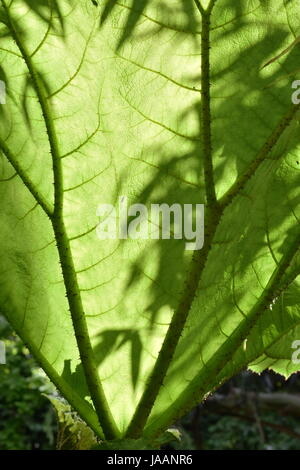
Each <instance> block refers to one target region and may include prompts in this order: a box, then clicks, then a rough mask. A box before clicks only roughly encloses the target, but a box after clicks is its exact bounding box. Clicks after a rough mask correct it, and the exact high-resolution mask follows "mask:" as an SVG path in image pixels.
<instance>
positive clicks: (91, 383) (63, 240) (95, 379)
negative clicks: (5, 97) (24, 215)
mask: <svg viewBox="0 0 300 470" xmlns="http://www.w3.org/2000/svg"><path fill="white" fill-rule="evenodd" d="M1 4H2V6H3V8H4V11H5V13H6V16H7V20H8V26H9V28H10V31H11V34H12V36H13V39H14V40H15V42H16V44H17V46H18V48H19V50H20V52H21V54H22V57H23V59H24V61H25V63H26V65H27V68H28V71H29V74H30V77H31V80H32V83H33V87H34V89H35V92H36V95H37V98H38V101H39V104H40V107H41V110H42V114H43V118H44V122H45V126H46V130H47V136H48V141H49V145H50V150H51V156H52V166H53V175H54V212H53V214H51V217H50V219H51V222H52V226H53V230H54V234H55V238H56V244H57V249H58V253H59V259H60V263H61V269H62V273H63V278H64V283H65V288H66V293H67V299H68V303H69V308H70V313H71V318H72V323H73V327H74V332H75V336H76V341H77V345H78V350H79V354H80V359H81V361H82V366H83V370H84V374H85V378H86V382H87V385H88V388H89V391H90V394H91V398H92V401H93V403H94V406H95V410H96V413H97V416H98V419H99V422H100V426H101V427H102V429H103V433H104V435H105V437H106V439H114V438H116V437H118V436H119V431H118V429H117V426H116V424H115V422H114V419H113V417H112V415H111V413H110V409H109V406H108V403H107V400H106V397H105V394H104V390H103V387H102V384H101V382H100V379H99V376H98V371H97V365H96V362H95V358H94V354H93V349H92V345H91V341H90V336H89V331H88V327H87V323H86V318H85V312H84V309H83V305H82V300H81V296H80V290H79V286H78V280H77V276H76V272H75V267H74V262H73V257H72V252H71V248H70V243H69V239H68V237H67V233H66V229H65V225H64V222H63V172H62V165H61V158H60V153H59V145H58V139H57V135H56V131H55V128H54V124H53V123H54V120H53V116H52V110H51V107H50V104H49V102H48V100H47V97H46V93H45V90H44V86H43V83H42V82H41V80H40V78H39V74H38V73H37V71H36V69H35V66H34V64H33V62H32V58H31V56H30V54H29V53H28V51H27V49H26V46H25V45H24V44H23V42H22V41H21V39H20V37H19V35H18V32H17V30H16V28H15V26H14V24H13V21H12V20H11V17H10V14H9V9H8V7H7V5H6V3H5V1H4V0H1Z"/></svg>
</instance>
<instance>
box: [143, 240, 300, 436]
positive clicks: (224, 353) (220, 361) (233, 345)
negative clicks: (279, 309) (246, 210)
mask: <svg viewBox="0 0 300 470" xmlns="http://www.w3.org/2000/svg"><path fill="white" fill-rule="evenodd" d="M299 245H300V233H298V234H297V235H296V237H295V239H294V241H293V243H292V244H291V246H290V247H289V249H288V250H287V251H286V253H285V254H284V255H283V256H282V258H281V260H280V262H279V264H278V266H277V267H276V269H275V270H274V272H273V274H272V275H271V277H270V279H269V282H268V284H267V286H266V288H265V289H264V292H263V294H262V295H261V296H260V298H259V299H258V300H257V302H256V303H255V305H254V306H253V308H252V309H251V310H250V312H249V314H248V315H247V317H246V318H244V320H243V321H242V322H241V323H240V324H239V326H238V327H237V328H236V329H235V330H234V331H233V333H232V334H231V335H230V336H229V337H228V339H226V341H225V342H224V343H223V344H222V345H221V346H220V347H219V349H218V350H217V351H215V353H214V355H213V356H212V357H211V359H209V360H208V361H207V362H206V363H205V367H203V368H202V370H201V372H199V374H198V375H197V376H196V377H195V378H194V379H193V380H192V381H190V382H189V385H188V387H187V388H186V390H184V391H183V392H182V393H181V394H180V395H179V397H178V398H177V399H176V401H175V402H173V403H172V406H171V407H170V408H169V409H168V410H167V411H166V412H165V413H164V415H163V416H161V417H159V418H158V419H157V422H155V421H153V422H152V423H151V425H150V426H149V427H148V429H146V432H145V433H144V434H145V436H146V437H149V438H153V437H155V436H157V435H159V434H160V433H161V431H162V430H163V429H166V427H167V426H168V425H169V424H170V423H171V422H172V421H174V419H178V418H179V417H180V416H182V415H183V414H184V413H185V412H186V411H187V410H188V409H190V408H192V407H193V406H195V405H196V404H197V403H199V402H201V400H203V398H204V397H205V395H206V394H207V393H208V387H209V386H211V384H215V387H217V386H220V383H216V377H217V376H218V374H219V373H220V372H221V371H222V369H223V368H224V367H225V366H226V364H227V363H230V361H231V358H232V356H233V355H234V353H235V352H236V351H237V350H238V348H239V347H240V346H241V345H242V344H243V341H244V340H245V339H246V338H247V337H248V335H249V333H250V332H251V330H252V328H253V326H254V325H255V324H256V323H257V321H258V319H259V318H260V317H261V316H262V315H263V313H264V312H265V310H266V309H267V308H269V305H270V304H271V302H272V301H273V299H274V298H275V297H277V296H278V295H279V294H280V293H281V291H282V289H283V286H282V280H283V279H284V275H285V272H286V269H287V268H288V266H289V265H290V263H291V262H292V260H293V257H294V256H295V254H296V253H297V251H298V249H299ZM209 392H212V388H209ZM187 403H188V406H187Z"/></svg>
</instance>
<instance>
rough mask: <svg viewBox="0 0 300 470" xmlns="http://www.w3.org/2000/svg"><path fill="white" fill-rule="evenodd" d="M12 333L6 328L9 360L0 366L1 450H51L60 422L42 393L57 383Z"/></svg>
mask: <svg viewBox="0 0 300 470" xmlns="http://www.w3.org/2000/svg"><path fill="white" fill-rule="evenodd" d="M0 318H1V317H0ZM8 333H9V331H8V329H7V328H6V336H7V339H6V340H5V344H6V359H7V362H6V364H5V365H0V449H1V450H12V449H13V450H34V449H51V448H53V445H54V440H55V434H56V423H55V419H54V413H53V410H52V409H51V407H50V406H49V404H48V402H47V400H46V399H45V398H44V397H43V396H42V393H50V391H52V390H53V386H52V385H51V384H50V383H49V381H48V379H47V378H46V377H45V376H44V375H42V373H41V370H40V369H39V368H38V367H37V365H36V362H35V361H34V359H33V358H32V356H31V355H30V354H29V351H28V349H27V348H26V347H25V346H24V344H23V343H22V341H20V340H19V339H18V338H17V337H15V336H13V335H12V333H11V332H10V333H9V335H8ZM0 337H1V339H3V338H4V331H3V329H1V335H0Z"/></svg>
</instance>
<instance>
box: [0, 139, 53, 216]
mask: <svg viewBox="0 0 300 470" xmlns="http://www.w3.org/2000/svg"><path fill="white" fill-rule="evenodd" d="M0 150H1V151H2V153H3V155H4V156H5V157H6V159H7V160H8V161H9V163H10V164H11V166H12V167H13V168H14V169H15V171H16V173H17V175H18V176H19V178H20V179H21V180H22V181H23V183H24V185H25V186H26V187H27V189H28V190H29V191H30V193H31V194H32V196H33V197H34V199H35V200H36V202H37V203H38V204H39V205H40V206H41V208H42V209H43V210H44V212H45V213H46V214H47V215H48V217H51V215H52V214H53V209H52V207H51V206H50V204H49V203H48V201H46V199H44V197H43V195H42V194H40V193H39V191H38V190H37V188H36V187H35V185H34V184H33V182H32V181H31V179H30V178H29V177H28V176H27V175H26V172H25V171H24V170H23V169H22V167H21V166H20V165H19V163H18V161H17V159H16V157H15V156H14V155H13V154H12V152H11V151H10V149H9V148H8V146H7V144H6V142H4V140H2V139H0Z"/></svg>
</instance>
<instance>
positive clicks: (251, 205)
mask: <svg viewBox="0 0 300 470" xmlns="http://www.w3.org/2000/svg"><path fill="white" fill-rule="evenodd" d="M227 4H228V5H230V6H231V9H234V10H235V12H236V15H237V19H236V21H235V26H234V28H232V29H229V30H226V29H225V31H224V30H223V29H222V28H220V31H219V35H218V37H217V39H215V41H216V43H217V41H221V40H224V38H226V39H228V40H229V41H230V40H231V36H232V38H234V35H235V34H236V33H237V31H239V30H240V29H241V28H242V27H243V26H245V25H247V19H246V17H243V14H244V13H245V9H244V8H243V6H242V4H241V2H233V1H231V0H229V1H228V2H227ZM262 6H263V7H264V8H265V7H266V6H267V5H266V4H262ZM286 36H287V33H286V31H284V29H281V27H280V26H277V27H276V28H274V30H272V31H270V32H269V34H268V36H264V37H260V38H259V39H257V40H256V41H255V43H253V44H252V45H248V43H247V46H246V47H244V48H243V50H242V51H241V52H239V53H237V54H236V57H235V60H234V61H232V62H229V65H227V64H228V62H224V66H223V67H220V71H218V72H214V71H213V72H212V76H211V82H212V108H213V118H214V117H216V118H215V119H213V122H212V128H213V139H214V140H213V142H214V163H215V179H216V184H217V188H218V187H221V186H222V181H223V180H226V179H227V180H228V167H229V168H232V169H234V172H235V173H236V174H237V175H241V174H243V173H244V171H245V169H246V168H247V167H248V165H249V163H250V162H251V161H252V160H253V159H254V158H255V156H256V154H257V153H258V151H259V150H260V148H261V147H262V145H263V144H264V143H265V141H266V139H267V138H268V137H269V135H270V133H271V131H272V130H273V129H274V128H275V126H276V125H277V124H278V122H279V120H280V119H281V118H282V116H283V115H284V114H285V113H286V112H287V110H288V109H289V107H290V106H291V89H290V88H289V86H287V84H286V80H287V79H288V80H289V81H290V83H292V81H293V77H294V78H296V75H295V72H296V67H295V64H297V63H298V62H299V52H300V51H299V48H298V47H296V48H294V50H293V51H291V52H290V53H289V54H288V56H286V57H285V58H284V59H282V60H281V62H280V64H281V67H277V68H275V67H274V69H273V71H272V72H271V73H269V74H268V75H265V74H263V73H262V72H261V70H260V67H261V66H262V65H263V64H264V63H265V62H266V60H267V59H268V57H270V56H272V54H274V52H275V51H276V50H278V48H279V49H280V47H282V44H283V42H284V40H285V39H286ZM233 44H234V41H233ZM122 53H123V52H122ZM228 77H229V79H230V80H231V89H229V90H228V89H226V80H227V78H228ZM222 79H223V81H222V83H223V89H221V87H219V88H218V89H216V88H215V85H217V84H218V82H219V81H221V80H222ZM229 79H228V81H229ZM254 94H255V99H251V100H249V99H248V97H249V96H251V95H254ZM226 96H227V99H224V97H226ZM131 100H134V97H133V94H128V95H127V96H126V102H127V103H128V104H130V101H131ZM132 109H136V105H135V104H134V105H133V106H132ZM270 110H273V112H272V111H271V112H270ZM139 111H140V110H139ZM170 113H171V108H170ZM190 113H193V114H194V115H195V113H196V114H197V115H198V120H199V129H200V134H201V117H200V113H199V104H196V105H194V106H193V107H190V108H189V109H187V110H186V111H184V112H182V114H181V115H180V116H179V118H178V122H180V123H183V122H184V120H185V118H186V117H187V116H188V115H189V114H190ZM156 120H157V119H156ZM295 131H296V132H295V135H294V137H293V136H290V135H289V129H287V130H286V131H285V132H284V133H283V135H282V137H281V139H280V141H279V142H278V144H277V146H276V147H275V148H274V150H273V151H272V154H271V156H270V158H269V159H268V160H267V161H266V162H265V164H264V165H262V167H261V168H260V170H259V171H258V172H257V174H256V176H255V177H254V178H253V179H252V180H250V182H249V183H248V185H247V187H246V188H245V189H244V190H243V191H242V193H241V196H240V197H239V198H238V199H237V200H236V201H235V203H234V204H233V205H231V206H230V210H226V212H225V215H224V218H223V220H222V224H221V225H220V227H219V229H218V231H217V234H216V237H215V241H214V244H213V249H212V252H211V254H210V257H209V260H208V264H207V268H206V269H205V272H204V275H203V279H202V281H201V284H200V286H199V289H200V290H199V294H198V296H197V302H198V304H197V310H198V312H199V314H198V315H197V318H195V316H194V318H193V319H189V320H188V322H187V326H186V329H185V331H184V333H183V337H182V339H181V342H180V344H179V347H178V348H177V353H176V356H175V359H174V361H173V365H172V366H171V368H170V370H169V374H168V383H170V382H172V381H176V377H178V375H180V371H183V370H186V369H187V370H188V369H189V366H190V364H191V363H193V362H195V361H194V359H195V344H198V342H199V366H198V369H201V368H202V367H203V366H204V365H205V363H206V362H207V360H208V357H202V350H208V349H209V348H208V347H207V346H208V345H209V344H210V341H211V331H212V330H214V331H216V332H217V334H219V336H220V338H222V337H223V338H226V337H227V336H228V334H229V333H227V332H226V329H225V330H224V329H223V326H222V325H223V324H224V321H225V320H226V318H229V316H230V315H231V313H232V312H233V311H236V312H237V305H239V304H242V302H243V300H244V298H245V297H246V296H247V294H248V290H249V289H250V290H251V289H253V295H254V296H255V294H256V292H258V290H259V288H260V285H261V280H260V279H259V277H263V271H264V268H263V258H262V257H261V249H262V247H263V248H265V249H266V251H267V250H268V246H267V242H266V236H267V232H270V233H271V234H272V239H271V245H272V247H274V246H275V247H276V250H277V252H278V253H282V254H283V253H285V252H286V249H287V247H288V245H289V243H290V241H291V240H293V239H294V236H295V233H296V232H297V231H298V230H299V227H298V225H297V221H296V219H295V222H296V225H295V226H293V227H290V228H289V229H288V230H287V232H286V233H285V234H284V236H282V235H281V234H280V230H278V229H279V228H280V227H282V226H284V225H285V223H286V222H287V221H288V220H289V218H290V216H291V212H292V210H295V209H296V208H297V207H298V206H299V202H300V195H296V196H294V197H292V198H291V199H289V202H288V203H286V202H284V199H285V196H284V195H285V189H281V190H278V188H280V184H281V183H280V180H281V176H280V174H279V175H277V168H278V161H279V160H280V161H281V162H282V161H283V160H284V159H285V158H286V157H287V155H288V154H290V153H291V152H292V151H293V149H295V148H296V147H297V146H298V145H299V124H296V128H295ZM177 139H178V142H179V139H180V138H179V137H177ZM243 143H244V145H243ZM245 148H246V150H247V151H246V152H245ZM154 156H155V158H154ZM129 158H130V156H129ZM295 158H296V157H295ZM136 160H139V158H136ZM180 161H184V162H190V163H189V165H190V167H189V169H190V170H191V169H195V170H196V172H197V174H198V175H199V187H198V188H196V187H193V185H189V184H186V183H183V182H182V181H180V179H181V180H184V176H185V174H184V173H181V174H180V178H179V175H178V176H177V175H176V169H177V167H178V166H179V167H180V165H178V163H180ZM202 161H203V154H202V150H201V144H199V143H197V144H194V147H193V149H192V150H191V151H190V152H189V153H188V154H185V155H171V154H168V153H167V152H164V149H163V145H162V144H159V145H157V146H156V145H155V144H153V145H152V146H151V145H149V147H148V148H145V147H144V148H143V151H142V154H141V157H140V165H142V166H143V165H144V166H147V165H148V166H149V168H150V167H151V166H152V167H153V166H156V167H157V172H156V173H155V175H154V176H153V179H152V180H151V181H150V182H149V183H148V185H147V186H145V188H144V189H143V190H142V191H141V192H139V194H138V195H137V196H136V197H135V202H136V203H143V204H145V205H148V204H150V203H156V204H157V203H167V204H169V205H172V204H173V203H176V202H180V203H181V204H184V203H193V204H195V203H203V202H204V194H203V183H202V181H203V179H202V178H203V166H202ZM294 163H295V164H296V161H295V162H294ZM174 174H175V176H174ZM274 178H275V180H274ZM232 182H233V181H232ZM282 182H283V180H282ZM275 183H276V186H274V185H275ZM299 186H300V180H299V177H295V178H294V180H293V182H292V187H290V188H289V190H290V191H292V190H293V189H294V190H295V189H296V188H297V187H299ZM253 188H255V190H253ZM274 188H276V189H275V190H274ZM286 190H287V188H286ZM157 192H159V198H157V196H156V194H157ZM220 193H221V194H222V192H221V191H220ZM281 209H282V210H281ZM256 213H257V214H258V216H257V220H256V219H255V217H256ZM249 215H250V216H249ZM262 222H263V226H261V223H262ZM289 223H290V222H289ZM151 250H152V252H153V251H154V250H155V251H156V250H157V251H158V252H159V256H158V259H159V262H158V267H157V270H156V276H155V277H154V278H152V281H153V282H152V285H151V286H150V287H149V297H150V298H151V299H152V301H151V302H150V303H149V305H148V308H147V312H146V314H147V315H149V325H150V327H151V326H153V324H154V323H155V321H156V318H157V313H158V311H159V310H160V309H161V308H162V307H164V306H165V305H168V306H169V307H170V308H171V310H174V309H175V308H176V306H177V305H178V298H179V296H180V292H181V291H182V289H183V287H184V281H185V277H186V270H187V267H188V264H189V261H188V259H187V258H186V252H185V248H184V244H183V243H181V242H179V241H178V240H177V241H176V240H158V241H157V242H156V243H155V248H153V247H151ZM148 259H149V248H145V249H144V250H142V252H141V254H140V256H139V257H138V258H137V260H136V261H135V263H134V264H133V266H132V270H131V274H130V277H129V280H128V284H127V286H126V290H127V289H128V290H130V289H135V288H137V286H138V283H139V280H140V279H141V278H142V277H144V276H146V277H147V276H148V275H147V263H148ZM254 260H255V261H256V262H259V263H260V266H261V268H260V269H261V272H260V273H259V277H258V279H256V281H253V279H252V282H253V283H254V284H253V287H252V286H251V285H249V287H248V286H247V284H246V283H245V281H244V285H243V284H241V283H240V284H239V286H238V288H237V289H235V287H234V286H232V285H231V282H232V278H233V279H245V274H247V272H248V271H250V272H251V276H252V278H254V277H255V276H254V274H253V272H254V270H253V266H252V263H253V261H254ZM260 260H262V261H260ZM275 267H276V263H275V262H274V269H275ZM229 273H230V275H229ZM229 278H230V279H231V281H230V282H229V281H228V279H229ZM224 285H225V286H227V287H226V289H228V291H229V295H228V297H227V298H226V299H224V298H222V294H220V295H219V289H220V290H221V289H224V287H223V286H224ZM263 287H264V286H263ZM261 291H262V289H261ZM212 295H213V296H214V299H215V310H214V311H211V312H210V313H211V316H212V317H213V319H212V320H209V322H211V325H212V329H211V330H208V329H207V328H205V324H206V323H207V322H208V320H207V314H206V315H203V317H202V318H201V308H203V310H204V311H205V310H206V306H205V298H211V296H212ZM198 298H200V299H201V298H202V299H203V300H200V301H199V300H198ZM218 303H219V308H218ZM224 303H225V305H224ZM221 307H222V308H221ZM207 309H208V310H211V306H209V307H207ZM245 313H248V312H245ZM237 314H238V312H237ZM241 318H242V316H241ZM199 338H201V340H198V339H199ZM214 350H215V351H216V350H217V349H216V347H214ZM210 353H211V350H210ZM187 375H188V374H187ZM186 380H187V382H188V381H189V380H190V377H188V376H187V379H186ZM170 412H171V411H170Z"/></svg>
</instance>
